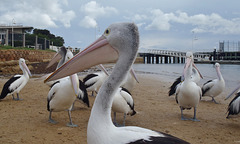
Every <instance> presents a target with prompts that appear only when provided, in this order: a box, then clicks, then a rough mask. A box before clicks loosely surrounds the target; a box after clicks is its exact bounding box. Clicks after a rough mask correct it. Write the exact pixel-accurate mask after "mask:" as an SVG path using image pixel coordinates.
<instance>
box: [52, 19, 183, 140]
mask: <svg viewBox="0 0 240 144" xmlns="http://www.w3.org/2000/svg"><path fill="white" fill-rule="evenodd" d="M138 46H139V33H138V28H137V26H136V25H135V24H133V23H115V24H112V25H110V26H109V27H108V29H106V30H105V32H104V34H103V36H102V37H100V38H99V39H98V40H96V41H95V42H94V43H93V44H91V45H90V46H89V47H88V48H86V49H85V50H84V51H82V52H81V53H79V54H77V55H76V56H75V57H74V58H72V59H71V60H70V61H69V62H68V63H66V64H64V65H63V66H62V67H61V68H59V69H58V70H56V71H55V72H54V75H52V76H50V77H49V78H48V79H47V80H54V79H58V78H61V77H64V76H66V75H71V74H73V73H75V72H78V71H82V70H84V69H86V68H90V67H91V66H94V65H98V64H100V63H107V62H112V61H115V60H117V63H116V65H115V67H114V69H113V71H112V73H111V75H110V76H109V77H108V79H107V80H106V81H105V82H104V84H103V85H102V87H101V88H100V90H99V92H98V95H97V96H96V99H95V102H94V105H93V108H92V111H91V115H90V119H89V122H88V129H87V143H88V144H113V143H114V144H127V143H132V144H134V143H140V142H142V143H143V142H145V143H152V144H154V143H156V144H157V143H178V144H180V143H187V142H185V141H183V140H180V139H178V138H176V137H173V136H170V135H166V134H164V133H160V132H156V131H152V130H149V129H145V128H140V127H133V126H127V127H115V126H114V125H113V123H112V119H111V106H112V102H113V99H114V95H115V93H116V92H117V90H118V88H119V86H120V84H121V82H122V81H123V79H124V77H125V76H126V75H127V73H128V72H129V70H130V68H131V66H132V63H133V61H134V60H135V57H136V53H137V50H138ZM92 57H95V58H94V59H93V58H92ZM83 66H84V67H83Z"/></svg>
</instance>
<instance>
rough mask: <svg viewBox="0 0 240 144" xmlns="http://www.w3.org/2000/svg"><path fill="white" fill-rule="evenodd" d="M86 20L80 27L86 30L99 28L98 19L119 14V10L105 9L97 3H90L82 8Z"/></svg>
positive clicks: (82, 21)
mask: <svg viewBox="0 0 240 144" xmlns="http://www.w3.org/2000/svg"><path fill="white" fill-rule="evenodd" d="M81 11H82V12H83V13H84V15H85V16H84V18H83V19H82V20H81V22H80V26H82V27H85V28H93V27H96V26H97V18H99V17H108V16H111V15H113V14H117V13H118V10H117V9H116V8H114V7H109V6H106V7H103V6H101V5H100V4H98V3H97V2H96V1H90V2H88V3H86V4H85V5H83V6H82V7H81Z"/></svg>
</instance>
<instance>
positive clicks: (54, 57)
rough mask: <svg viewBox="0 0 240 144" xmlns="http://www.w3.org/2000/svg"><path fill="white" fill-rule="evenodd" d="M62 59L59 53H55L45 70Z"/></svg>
mask: <svg viewBox="0 0 240 144" xmlns="http://www.w3.org/2000/svg"><path fill="white" fill-rule="evenodd" d="M61 58H62V56H61V55H60V54H59V53H56V54H55V55H54V56H53V58H52V59H51V61H50V62H49V63H48V65H47V67H46V68H49V67H50V66H52V65H53V64H55V63H56V62H57V61H59V60H60V59H61Z"/></svg>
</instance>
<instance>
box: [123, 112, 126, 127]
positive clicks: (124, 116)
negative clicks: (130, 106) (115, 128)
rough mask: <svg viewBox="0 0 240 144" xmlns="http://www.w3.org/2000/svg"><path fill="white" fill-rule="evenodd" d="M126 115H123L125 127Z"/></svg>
mask: <svg viewBox="0 0 240 144" xmlns="http://www.w3.org/2000/svg"><path fill="white" fill-rule="evenodd" d="M126 115H127V114H126V113H124V115H123V126H125V120H126Z"/></svg>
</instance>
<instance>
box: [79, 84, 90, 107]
mask: <svg viewBox="0 0 240 144" xmlns="http://www.w3.org/2000/svg"><path fill="white" fill-rule="evenodd" d="M79 88H80V90H81V91H82V92H83V99H82V101H83V102H84V103H86V104H87V106H88V107H89V99H88V93H87V89H86V86H85V84H84V83H83V82H82V81H81V80H79Z"/></svg>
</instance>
